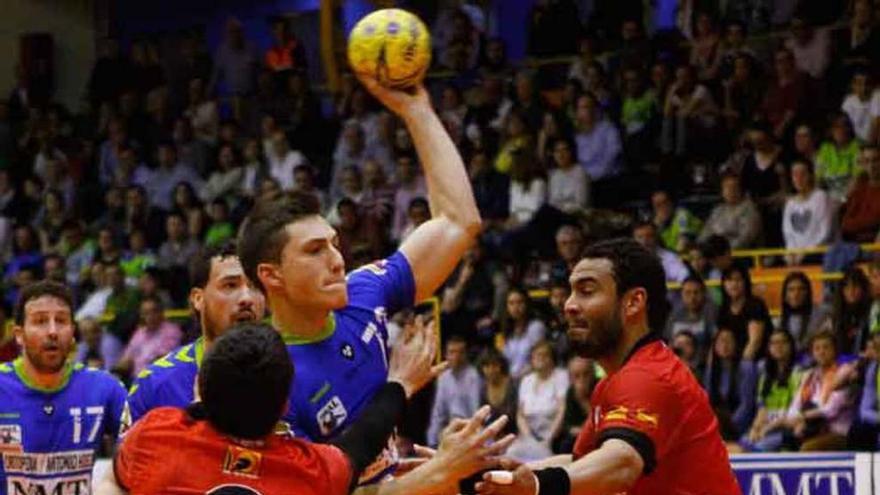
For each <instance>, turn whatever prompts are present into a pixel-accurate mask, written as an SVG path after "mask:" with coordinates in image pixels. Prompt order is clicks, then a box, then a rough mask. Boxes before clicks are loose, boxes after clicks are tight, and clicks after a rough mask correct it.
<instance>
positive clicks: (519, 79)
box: [515, 72, 534, 101]
mask: <svg viewBox="0 0 880 495" xmlns="http://www.w3.org/2000/svg"><path fill="white" fill-rule="evenodd" d="M515 90H516V99H517V100H518V101H530V100H531V99H532V95H533V94H534V86H533V85H532V76H531V75H529V74H527V73H524V72H520V73H519V74H517V75H516V81H515Z"/></svg>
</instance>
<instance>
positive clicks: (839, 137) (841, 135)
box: [831, 116, 853, 146]
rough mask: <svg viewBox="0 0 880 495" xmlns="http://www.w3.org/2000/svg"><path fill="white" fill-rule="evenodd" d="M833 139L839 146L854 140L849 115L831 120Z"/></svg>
mask: <svg viewBox="0 0 880 495" xmlns="http://www.w3.org/2000/svg"><path fill="white" fill-rule="evenodd" d="M831 139H832V140H833V141H834V143H835V144H837V145H838V146H841V145H845V144H847V143H849V142H850V141H852V139H853V136H852V132H850V127H849V122H848V118H847V117H843V116H841V117H838V118H836V119H834V121H833V122H831Z"/></svg>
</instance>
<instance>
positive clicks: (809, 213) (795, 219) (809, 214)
mask: <svg viewBox="0 0 880 495" xmlns="http://www.w3.org/2000/svg"><path fill="white" fill-rule="evenodd" d="M832 215H833V209H832V207H831V201H830V198H829V196H828V193H827V192H825V191H823V190H822V189H818V188H817V189H814V190H813V192H812V193H810V196H809V197H807V199H802V198H801V197H800V196H791V197H790V198H788V200H787V201H786V202H785V209H784V210H783V212H782V234H783V236H784V237H785V247H786V248H787V249H797V248H808V247H814V246H819V245H822V244H825V242H827V241H828V238H829V236H830V233H831V221H832V218H831V217H832Z"/></svg>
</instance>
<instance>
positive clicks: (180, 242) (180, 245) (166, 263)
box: [157, 212, 200, 269]
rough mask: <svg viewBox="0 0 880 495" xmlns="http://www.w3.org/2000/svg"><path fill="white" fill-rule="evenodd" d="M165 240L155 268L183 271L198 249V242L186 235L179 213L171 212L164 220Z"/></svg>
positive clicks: (183, 219) (184, 224)
mask: <svg viewBox="0 0 880 495" xmlns="http://www.w3.org/2000/svg"><path fill="white" fill-rule="evenodd" d="M165 234H166V235H167V237H168V238H167V240H166V241H165V242H163V243H162V246H161V247H160V248H159V258H158V259H157V266H158V267H159V268H163V269H168V268H179V269H184V268H186V267H187V266H189V260H190V258H192V256H193V255H195V254H196V253H197V252H198V250H199V248H200V245H199V242H198V241H197V240H196V239H193V238H191V237H189V236H188V235H187V231H186V219H185V218H184V216H183V215H182V214H181V213H177V212H172V213H170V214H169V215H168V217H167V218H166V220H165Z"/></svg>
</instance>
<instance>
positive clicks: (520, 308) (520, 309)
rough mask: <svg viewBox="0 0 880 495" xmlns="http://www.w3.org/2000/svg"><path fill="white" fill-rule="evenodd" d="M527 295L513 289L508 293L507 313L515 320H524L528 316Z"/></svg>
mask: <svg viewBox="0 0 880 495" xmlns="http://www.w3.org/2000/svg"><path fill="white" fill-rule="evenodd" d="M527 304H528V303H527V302H526V298H525V296H524V295H523V294H522V293H521V292H519V291H511V292H510V293H509V294H508V295H507V315H508V316H509V317H510V318H511V319H512V320H514V321H523V320H525V319H526V317H527V316H528V306H527Z"/></svg>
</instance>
